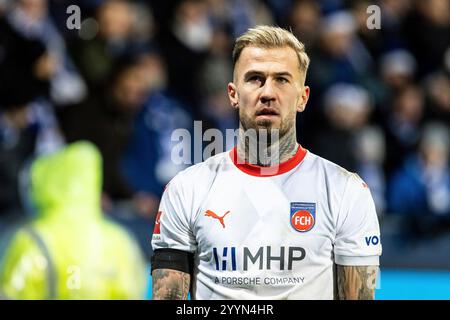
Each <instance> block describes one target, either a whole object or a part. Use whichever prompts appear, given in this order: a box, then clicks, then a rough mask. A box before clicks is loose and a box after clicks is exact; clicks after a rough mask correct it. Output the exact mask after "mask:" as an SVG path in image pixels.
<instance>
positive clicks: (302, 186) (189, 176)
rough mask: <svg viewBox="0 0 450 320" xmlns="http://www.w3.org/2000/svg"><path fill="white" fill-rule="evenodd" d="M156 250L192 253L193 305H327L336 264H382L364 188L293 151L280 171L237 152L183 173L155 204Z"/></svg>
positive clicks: (310, 156) (338, 170)
mask: <svg viewBox="0 0 450 320" xmlns="http://www.w3.org/2000/svg"><path fill="white" fill-rule="evenodd" d="M152 246H153V249H154V250H156V249H162V248H171V249H178V250H183V251H188V252H192V253H194V254H195V266H194V277H193V279H191V281H192V282H193V290H192V292H191V297H192V298H193V299H206V300H208V299H333V298H334V290H335V277H334V275H335V264H339V265H347V266H369V265H378V264H379V256H380V255H381V243H380V229H379V224H378V219H377V214H376V211H375V206H374V202H373V200H372V196H371V194H370V190H369V188H368V187H367V185H366V184H365V183H364V182H363V181H362V180H361V179H360V178H359V176H358V175H356V174H353V173H350V172H348V171H347V170H345V169H343V168H341V167H339V166H338V165H336V164H334V163H332V162H330V161H327V160H325V159H323V158H321V157H319V156H317V155H315V154H313V153H311V152H309V151H307V150H305V149H303V148H302V147H301V146H300V147H299V149H298V151H297V153H296V155H295V156H294V157H293V158H292V159H290V160H288V161H287V162H284V163H282V164H280V165H279V166H277V167H271V168H264V169H262V168H261V167H258V166H254V165H250V164H246V163H243V164H242V163H240V161H237V155H236V148H234V149H233V150H231V151H229V152H225V153H221V154H218V155H216V156H214V157H211V158H209V159H208V160H206V161H205V162H202V163H200V164H197V165H194V166H192V167H190V168H188V169H186V170H184V171H182V172H180V173H179V174H178V175H177V176H176V177H175V178H173V179H172V181H171V182H170V183H169V184H168V186H167V188H166V190H165V192H164V194H163V197H162V199H161V204H160V209H159V212H158V218H157V222H156V224H155V230H154V233H153V239H152Z"/></svg>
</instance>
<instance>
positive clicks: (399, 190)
mask: <svg viewBox="0 0 450 320" xmlns="http://www.w3.org/2000/svg"><path fill="white" fill-rule="evenodd" d="M449 137H450V132H449V130H448V127H447V126H445V125H443V124H439V123H430V124H428V125H427V126H426V127H425V129H424V131H423V136H422V139H421V143H420V149H419V151H418V152H416V153H414V154H412V155H411V156H410V157H408V158H407V159H406V160H405V162H404V163H403V166H402V167H401V168H400V169H399V170H398V171H396V172H395V174H394V175H393V177H392V179H391V181H390V187H389V193H388V195H389V196H388V201H389V208H390V210H391V211H392V212H394V213H397V214H402V215H405V216H407V217H406V218H407V221H410V222H411V224H409V223H408V225H407V227H410V228H412V229H411V230H408V231H410V232H417V233H419V234H413V235H416V236H417V235H421V234H422V233H425V234H428V235H432V234H433V233H435V232H438V231H443V230H445V231H449V230H450V168H449V148H450V140H449Z"/></svg>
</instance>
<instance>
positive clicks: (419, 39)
mask: <svg viewBox="0 0 450 320" xmlns="http://www.w3.org/2000/svg"><path fill="white" fill-rule="evenodd" d="M73 4H76V5H77V6H78V7H79V8H80V9H81V10H80V12H81V29H80V30H77V29H70V28H68V24H67V22H68V19H69V18H70V16H71V14H72V13H73V12H74V11H70V13H67V8H68V7H69V6H70V5H73ZM370 5H377V6H379V8H380V9H381V16H380V18H381V20H380V25H379V27H380V28H379V29H369V28H368V27H367V20H368V19H369V16H370V15H371V13H368V12H367V11H366V10H367V8H368V7H369V6H370ZM257 24H276V25H279V26H283V27H287V28H290V29H291V30H292V31H293V32H294V33H295V34H296V35H297V36H298V38H299V39H300V40H301V41H302V42H304V43H305V45H306V48H307V52H308V54H309V55H310V57H311V65H310V70H309V72H308V76H307V84H308V85H309V86H310V87H311V98H310V101H309V102H308V106H307V108H306V111H305V112H304V113H303V114H301V115H299V117H298V135H299V141H300V142H301V143H302V145H303V146H304V147H306V148H307V149H309V150H311V151H312V152H314V153H316V154H318V155H320V156H323V157H325V158H327V159H329V160H331V161H334V162H336V163H338V164H340V165H342V166H344V167H345V168H347V169H349V170H351V171H355V172H357V173H358V174H359V175H360V176H361V177H362V178H363V179H364V180H365V181H366V182H367V184H368V185H369V186H370V188H371V191H372V194H373V196H374V199H375V202H376V206H377V211H378V214H379V219H380V223H381V229H382V243H383V256H382V258H381V263H382V269H381V277H380V279H379V284H378V289H377V299H450V254H449V252H450V172H449V139H450V138H449V114H450V2H449V1H448V0H430V1H414V0H380V1H375V0H374V1H364V0H362V1H345V0H317V1H308V0H248V1H237V0H228V1H226V0H180V1H156V0H155V1H151V0H147V1H145V0H135V1H122V0H84V1H65V0H48V1H47V0H17V1H8V0H1V1H0V236H4V235H6V234H7V233H8V231H9V230H14V227H15V226H17V225H18V224H19V223H23V221H28V220H29V219H32V218H33V214H34V213H33V210H31V209H30V208H31V207H32V204H30V201H29V198H28V197H27V192H26V191H27V186H26V183H23V181H24V180H25V181H26V180H27V174H28V171H27V168H28V167H29V164H30V163H31V161H32V160H33V159H35V158H37V157H39V156H42V155H44V154H48V153H51V152H53V151H55V150H58V149H59V148H61V147H62V146H64V145H65V144H69V143H72V142H74V141H78V140H88V141H91V142H92V143H94V144H95V145H96V146H97V147H98V148H99V150H100V153H101V155H102V156H103V175H104V184H103V192H102V207H103V210H104V215H105V217H107V218H108V219H113V220H114V221H116V222H118V223H119V224H120V225H122V226H123V227H124V228H126V229H127V230H128V231H130V232H131V233H132V234H133V235H134V236H135V237H136V239H137V240H138V242H139V245H140V247H141V249H142V252H143V254H144V255H145V256H146V257H147V259H148V258H149V257H150V255H151V248H150V237H151V233H152V229H153V224H154V217H155V213H156V211H157V206H158V198H159V197H160V195H161V193H162V190H163V188H164V185H165V184H166V183H167V182H168V181H169V180H170V178H171V177H173V176H174V175H175V174H176V173H177V172H178V171H179V170H181V169H183V168H184V167H185V166H182V165H175V164H174V163H173V161H171V158H170V156H171V143H170V137H171V133H172V132H173V130H174V129H176V128H186V129H188V130H193V121H194V120H201V121H202V128H203V130H207V129H208V128H218V129H219V130H221V131H222V132H225V130H226V129H227V128H236V127H237V115H236V114H235V113H234V111H233V110H232V108H230V107H229V105H228V100H227V95H226V84H227V82H228V81H229V80H230V79H231V74H232V65H231V48H232V45H233V39H235V37H236V36H237V35H239V34H241V33H242V32H244V31H245V30H246V29H247V28H248V27H251V26H254V25H257ZM226 147H229V146H226ZM68 228H70V226H68ZM0 248H1V246H0ZM7 249H8V246H7V245H6V247H3V249H2V252H0V256H1V255H2V254H3V253H4V252H5V251H7ZM67 249H68V250H70V248H67ZM0 261H1V259H0ZM0 267H1V264H0ZM0 273H1V270H0ZM149 281H151V279H149ZM149 296H150V293H148V294H147V297H149Z"/></svg>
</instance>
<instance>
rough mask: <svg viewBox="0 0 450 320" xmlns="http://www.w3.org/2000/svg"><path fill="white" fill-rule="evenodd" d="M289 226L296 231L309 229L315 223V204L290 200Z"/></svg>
mask: <svg viewBox="0 0 450 320" xmlns="http://www.w3.org/2000/svg"><path fill="white" fill-rule="evenodd" d="M290 218H291V226H292V228H294V230H296V231H298V232H307V231H310V230H311V229H312V228H313V227H314V225H315V223H316V204H315V203H312V202H291V213H290Z"/></svg>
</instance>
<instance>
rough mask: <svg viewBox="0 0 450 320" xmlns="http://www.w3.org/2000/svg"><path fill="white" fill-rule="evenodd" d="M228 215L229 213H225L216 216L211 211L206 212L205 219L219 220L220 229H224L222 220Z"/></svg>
mask: <svg viewBox="0 0 450 320" xmlns="http://www.w3.org/2000/svg"><path fill="white" fill-rule="evenodd" d="M228 213H230V211H227V212H225V214H224V215H223V216H221V217H220V216H218V215H217V214H216V213H215V212H213V211H211V210H206V213H205V217H211V218H213V219H217V220H219V222H220V224H221V225H222V227H224V228H225V223H224V222H223V219H224V218H225V216H226V215H227V214H228Z"/></svg>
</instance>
